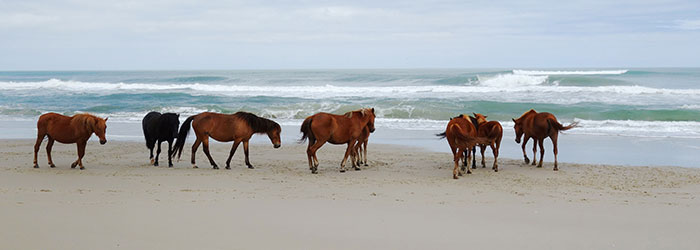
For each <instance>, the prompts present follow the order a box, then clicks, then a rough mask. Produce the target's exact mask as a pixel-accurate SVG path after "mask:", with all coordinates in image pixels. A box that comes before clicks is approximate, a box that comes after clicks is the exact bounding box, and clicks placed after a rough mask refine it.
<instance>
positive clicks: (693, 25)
mask: <svg viewBox="0 0 700 250" xmlns="http://www.w3.org/2000/svg"><path fill="white" fill-rule="evenodd" d="M674 27H675V28H677V29H681V30H700V19H696V20H678V21H676V25H675V26H674Z"/></svg>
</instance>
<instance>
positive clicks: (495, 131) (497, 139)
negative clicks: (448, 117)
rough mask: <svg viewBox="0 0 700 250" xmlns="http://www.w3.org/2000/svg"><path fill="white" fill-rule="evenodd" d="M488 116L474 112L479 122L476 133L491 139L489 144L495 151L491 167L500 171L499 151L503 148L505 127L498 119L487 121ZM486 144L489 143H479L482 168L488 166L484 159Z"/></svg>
mask: <svg viewBox="0 0 700 250" xmlns="http://www.w3.org/2000/svg"><path fill="white" fill-rule="evenodd" d="M486 117H487V116H485V115H482V114H477V113H474V118H476V122H477V124H478V127H477V129H476V134H477V136H479V137H486V138H488V139H489V141H491V144H488V146H489V147H491V151H492V152H493V167H492V168H491V169H493V171H496V172H498V152H499V150H500V148H501V139H503V127H502V126H501V123H499V122H497V121H487V120H486ZM486 146H487V144H479V147H480V148H481V167H482V168H485V167H486V160H484V151H486ZM474 158H476V157H474Z"/></svg>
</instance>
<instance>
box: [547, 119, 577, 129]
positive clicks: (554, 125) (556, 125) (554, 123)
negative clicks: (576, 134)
mask: <svg viewBox="0 0 700 250" xmlns="http://www.w3.org/2000/svg"><path fill="white" fill-rule="evenodd" d="M547 122H548V123H549V126H550V127H552V128H555V129H557V131H565V130H569V129H572V128H575V127H578V121H575V122H572V123H571V124H569V125H568V126H564V125H561V123H559V122H558V121H557V120H554V119H549V120H547Z"/></svg>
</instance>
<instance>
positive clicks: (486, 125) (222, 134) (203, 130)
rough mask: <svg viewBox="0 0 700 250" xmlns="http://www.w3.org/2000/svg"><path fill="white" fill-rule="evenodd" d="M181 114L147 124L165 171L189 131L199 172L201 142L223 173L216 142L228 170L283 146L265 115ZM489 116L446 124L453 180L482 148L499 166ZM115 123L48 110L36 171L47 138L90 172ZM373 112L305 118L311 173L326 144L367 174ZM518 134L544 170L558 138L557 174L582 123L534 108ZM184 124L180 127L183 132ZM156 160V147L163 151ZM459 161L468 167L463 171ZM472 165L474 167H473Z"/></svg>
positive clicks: (497, 133) (499, 132) (499, 134)
mask: <svg viewBox="0 0 700 250" xmlns="http://www.w3.org/2000/svg"><path fill="white" fill-rule="evenodd" d="M179 118H180V116H179V114H174V113H164V114H161V113H158V112H150V113H148V114H147V115H146V116H145V117H144V118H143V121H142V127H143V134H144V138H145V139H146V147H147V148H148V149H149V150H150V157H149V158H150V161H151V164H152V165H154V166H158V158H159V156H160V152H161V149H160V147H161V144H162V142H164V141H167V142H168V167H173V163H172V158H174V157H176V156H177V158H178V159H180V156H181V155H182V150H183V148H184V146H185V141H186V140H187V136H188V134H189V131H190V127H191V128H192V129H193V130H194V133H195V136H196V139H195V142H194V144H192V153H191V160H190V162H191V163H192V167H193V168H197V164H196V161H195V155H196V152H197V149H198V148H199V146H200V144H201V145H202V150H203V151H204V154H205V155H206V156H207V158H208V160H209V163H210V164H211V166H212V167H213V168H214V169H218V168H219V166H218V165H217V164H216V162H215V161H214V159H213V158H212V157H211V154H210V152H209V138H210V137H211V138H212V139H214V140H216V141H220V142H230V141H233V146H232V147H231V151H230V153H229V156H228V159H227V160H226V169H231V166H230V164H231V158H233V155H234V153H235V152H236V149H237V148H238V146H239V145H240V144H241V143H243V152H244V154H245V164H246V166H248V168H251V169H252V168H254V167H253V165H252V164H251V163H250V159H249V157H248V152H249V151H248V146H249V140H250V138H251V137H252V136H253V135H254V134H267V136H268V137H269V139H270V142H272V144H273V146H274V148H279V147H280V146H281V140H280V133H281V132H282V128H281V127H280V125H279V124H278V123H276V122H274V121H272V120H270V119H267V118H263V117H259V116H257V115H255V114H252V113H248V112H237V113H234V114H220V113H213V112H203V113H199V114H196V115H193V116H190V117H188V118H187V119H186V120H185V121H184V122H183V124H182V126H180V119H179ZM486 118H487V116H485V115H482V114H478V113H473V116H467V115H464V114H461V115H459V116H456V117H453V118H451V119H450V121H449V122H448V123H447V127H446V128H445V131H444V132H442V133H440V134H437V136H438V137H440V138H445V139H447V143H448V144H449V145H450V148H451V150H452V154H453V160H454V169H453V171H452V177H453V178H454V179H458V178H459V177H458V176H462V175H463V174H464V173H465V172H466V173H467V174H471V170H470V168H471V169H475V168H476V146H479V147H480V149H481V166H482V168H485V167H486V161H485V159H484V151H485V150H486V148H487V147H490V148H491V151H492V152H493V158H494V160H493V166H492V169H493V171H495V172H498V153H499V150H500V146H501V139H502V138H503V127H502V126H501V124H500V123H499V122H497V121H488V120H486ZM107 119H108V118H104V119H103V118H100V117H97V116H94V115H91V114H76V115H73V116H70V117H69V116H64V115H61V114H57V113H47V114H43V115H41V116H40V117H39V120H38V121H37V131H38V133H37V139H36V143H35V144H34V168H39V164H38V163H37V155H38V152H39V148H40V147H41V143H42V141H43V140H44V138H47V137H48V143H47V145H46V155H47V157H48V163H49V166H50V167H51V168H54V167H56V165H54V164H53V161H52V160H51V148H52V146H53V143H54V141H58V142H60V143H65V144H72V143H75V144H77V149H78V159H77V160H76V161H75V162H73V163H72V164H71V168H75V167H76V166H78V165H79V166H80V169H85V167H84V166H83V162H82V158H83V156H84V155H85V146H86V145H87V141H88V139H89V138H90V137H91V136H92V134H95V135H97V137H98V138H99V140H100V144H105V143H106V142H107V139H106V137H105V133H106V129H107V125H106V122H107ZM374 119H375V110H374V108H363V109H360V110H355V111H350V112H347V113H345V114H342V115H337V114H330V113H324V112H321V113H317V114H314V115H312V116H309V117H307V118H306V119H304V122H303V123H302V124H301V129H300V132H301V134H302V136H301V139H300V140H299V143H303V142H305V141H307V140H308V142H309V144H308V146H307V149H306V155H307V158H308V163H309V169H310V170H311V173H313V174H316V173H318V166H319V162H318V158H317V157H316V151H318V149H319V148H321V146H323V145H324V144H325V143H326V142H328V143H331V144H347V148H346V150H345V154H344V156H343V160H342V161H341V163H340V172H345V171H346V169H345V164H346V162H347V160H348V158H350V162H351V164H352V167H353V169H354V170H360V166H362V165H364V166H367V165H368V164H367V142H368V140H369V136H370V134H371V133H373V132H374V130H375V129H374ZM513 122H514V123H515V125H514V130H515V142H516V143H520V142H521V138H522V149H523V157H524V161H525V163H526V164H529V163H530V159H529V158H528V157H527V153H526V152H525V145H526V144H527V142H528V140H530V139H532V140H533V148H532V151H533V159H532V165H535V163H536V162H537V160H536V159H537V156H536V154H537V145H539V148H540V161H539V164H537V167H542V161H543V159H544V145H543V141H544V139H545V138H550V139H551V140H552V145H553V148H554V149H553V150H554V171H557V170H558V166H557V153H558V149H557V138H558V135H559V131H563V130H568V129H571V128H574V127H576V126H577V125H578V123H576V122H574V123H572V124H569V125H568V126H564V125H562V124H561V123H559V122H558V121H557V119H556V117H554V115H552V114H550V113H546V112H542V113H538V112H536V111H535V110H532V109H531V110H529V111H527V112H525V113H524V114H523V115H521V116H520V117H519V118H517V119H515V118H514V119H513ZM178 127H179V129H178ZM156 146H157V149H156V154H155V156H154V155H153V149H154V148H156ZM460 162H461V163H462V165H461V168H460ZM470 165H471V166H470Z"/></svg>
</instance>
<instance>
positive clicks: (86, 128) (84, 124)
mask: <svg viewBox="0 0 700 250" xmlns="http://www.w3.org/2000/svg"><path fill="white" fill-rule="evenodd" d="M107 119H109V118H105V119H102V118H99V117H97V116H94V115H91V114H77V115H74V116H70V117H69V116H65V115H61V114H56V113H46V114H43V115H41V116H39V121H37V123H36V128H37V131H38V132H37V135H36V143H35V144H34V168H39V164H38V163H37V154H38V153H39V147H41V142H42V141H43V140H44V137H49V142H48V143H47V144H46V156H47V157H48V158H49V166H50V167H52V168H55V167H56V165H54V164H53V160H51V147H53V143H54V141H58V142H60V143H65V144H71V143H76V144H77V145H78V159H77V160H75V162H73V164H71V165H70V167H71V168H75V166H76V165H80V169H85V167H83V156H84V155H85V145H87V141H88V139H90V136H92V134H93V133H94V134H95V135H97V137H98V138H100V144H105V143H107V139H105V131H106V130H107V124H106V122H107Z"/></svg>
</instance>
